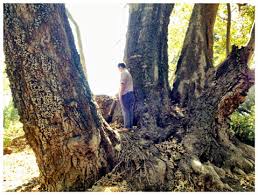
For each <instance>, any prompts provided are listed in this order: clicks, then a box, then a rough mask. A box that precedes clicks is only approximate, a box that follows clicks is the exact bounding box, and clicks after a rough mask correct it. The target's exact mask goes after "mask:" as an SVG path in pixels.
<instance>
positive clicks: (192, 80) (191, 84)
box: [171, 4, 218, 106]
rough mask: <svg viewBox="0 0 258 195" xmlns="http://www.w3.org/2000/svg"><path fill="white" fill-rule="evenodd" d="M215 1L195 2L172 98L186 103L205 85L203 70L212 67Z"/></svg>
mask: <svg viewBox="0 0 258 195" xmlns="http://www.w3.org/2000/svg"><path fill="white" fill-rule="evenodd" d="M217 10H218V4H195V6H194V8H193V12H192V16H191V19H190V22H189V26H188V29H187V32H186V35H185V40H184V43H183V47H182V51H181V55H180V57H179V60H178V63H177V68H176V72H175V74H176V77H175V81H174V83H173V89H172V93H171V96H172V99H173V101H174V102H175V103H180V104H181V105H183V106H187V103H188V101H189V100H190V99H191V97H192V96H194V97H199V96H200V94H201V92H202V90H203V88H204V87H205V80H206V72H207V71H208V70H209V69H210V68H212V67H213V65H212V58H213V27H214V23H215V19H216V14H217Z"/></svg>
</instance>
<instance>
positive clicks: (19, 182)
mask: <svg viewBox="0 0 258 195" xmlns="http://www.w3.org/2000/svg"><path fill="white" fill-rule="evenodd" d="M18 140H19V142H18V143H20V144H17V139H16V140H15V141H12V143H13V144H12V145H11V146H10V149H11V151H12V152H11V154H5V155H4V156H3V177H4V178H3V179H4V180H3V191H9V192H37V191H44V190H43V189H41V187H40V184H39V181H38V180H39V179H38V177H39V170H38V166H37V163H36V159H35V155H34V153H33V151H32V149H31V148H30V147H29V146H28V145H26V144H25V143H26V142H25V138H24V137H21V138H19V139H18ZM172 143H173V142H172ZM24 145H25V146H24ZM165 145H166V144H165ZM165 145H164V144H163V145H162V147H164V146H165ZM169 145H170V146H169V147H172V148H174V149H175V148H178V144H177V143H176V142H174V146H171V144H169ZM174 149H173V150H174ZM176 150H177V149H176ZM178 177H180V175H178ZM224 182H225V183H228V184H229V185H230V187H231V188H232V189H233V190H234V191H254V190H255V185H254V182H255V173H251V174H248V175H234V176H233V177H232V176H230V177H225V179H224ZM201 185H202V184H201V183H200V188H199V190H200V191H203V190H204V189H205V186H201ZM173 190H174V191H195V190H194V189H193V188H192V187H191V185H189V182H188V181H181V180H180V179H179V182H178V184H177V186H176V188H173ZM88 191H102V192H103V191H104V192H118V191H120V192H121V191H135V190H134V189H133V187H132V186H131V185H130V184H128V183H127V182H126V180H125V178H123V177H121V175H119V174H108V175H106V176H105V177H103V178H102V179H101V180H99V181H98V182H96V184H95V185H94V186H93V187H92V188H91V189H88Z"/></svg>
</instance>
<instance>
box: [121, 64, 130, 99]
mask: <svg viewBox="0 0 258 195" xmlns="http://www.w3.org/2000/svg"><path fill="white" fill-rule="evenodd" d="M120 83H123V84H124V86H125V90H124V93H123V94H122V95H124V94H126V93H128V92H130V91H133V78H132V76H131V74H130V72H129V71H128V70H127V69H125V70H124V71H122V72H121V78H120Z"/></svg>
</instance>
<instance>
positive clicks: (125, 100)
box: [121, 91, 135, 128]
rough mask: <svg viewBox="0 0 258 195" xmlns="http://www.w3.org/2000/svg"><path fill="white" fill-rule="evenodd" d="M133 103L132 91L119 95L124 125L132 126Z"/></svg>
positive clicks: (126, 126)
mask: <svg viewBox="0 0 258 195" xmlns="http://www.w3.org/2000/svg"><path fill="white" fill-rule="evenodd" d="M134 103H135V97H134V93H133V91H130V92H128V93H126V94H124V95H122V97H121V107H122V113H123V118H124V127H125V128H132V127H133V108H134Z"/></svg>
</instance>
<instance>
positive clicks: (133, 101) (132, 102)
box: [130, 92, 135, 128]
mask: <svg viewBox="0 0 258 195" xmlns="http://www.w3.org/2000/svg"><path fill="white" fill-rule="evenodd" d="M130 96H131V98H130V100H131V101H130V128H132V127H133V115H134V114H133V110H134V103H135V97H134V94H133V92H132V93H131V95H130Z"/></svg>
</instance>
